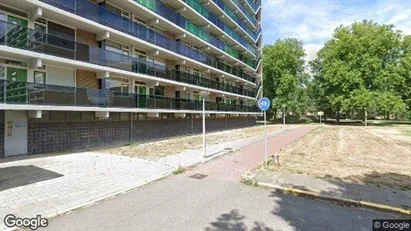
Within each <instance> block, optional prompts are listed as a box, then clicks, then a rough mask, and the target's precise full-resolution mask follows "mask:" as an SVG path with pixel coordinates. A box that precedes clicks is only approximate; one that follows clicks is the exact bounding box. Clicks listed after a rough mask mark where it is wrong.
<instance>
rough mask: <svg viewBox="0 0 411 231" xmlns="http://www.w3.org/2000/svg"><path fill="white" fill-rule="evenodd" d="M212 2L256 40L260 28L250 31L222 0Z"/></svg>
mask: <svg viewBox="0 0 411 231" xmlns="http://www.w3.org/2000/svg"><path fill="white" fill-rule="evenodd" d="M213 2H214V3H215V4H216V5H217V6H218V7H220V9H222V10H223V11H224V12H225V13H226V14H227V15H228V16H229V17H230V18H231V19H232V20H234V21H235V22H236V23H237V24H238V25H239V26H240V27H241V28H243V29H244V30H245V31H246V32H247V34H248V35H250V37H251V38H252V39H254V40H257V38H258V34H259V33H261V30H259V31H257V32H254V31H252V30H251V29H250V28H249V27H248V26H247V25H246V24H245V23H244V22H243V21H242V20H241V19H239V18H238V17H237V16H236V15H235V14H234V12H233V11H232V10H231V9H230V8H229V7H228V6H227V5H226V4H225V3H224V2H223V1H222V0H213ZM230 30H231V29H230ZM227 33H228V32H227Z"/></svg>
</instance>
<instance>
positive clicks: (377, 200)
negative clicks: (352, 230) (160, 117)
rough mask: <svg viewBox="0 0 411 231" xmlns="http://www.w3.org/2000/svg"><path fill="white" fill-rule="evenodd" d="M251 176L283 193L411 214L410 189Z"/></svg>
mask: <svg viewBox="0 0 411 231" xmlns="http://www.w3.org/2000/svg"><path fill="white" fill-rule="evenodd" d="M249 177H250V178H251V179H253V180H254V181H255V182H257V183H258V184H259V185H261V186H266V187H271V188H274V189H278V190H280V191H284V192H291V193H296V194H300V195H306V196H311V197H316V198H320V199H326V200H337V201H338V200H339V201H341V202H343V203H347V202H348V203H349V204H355V205H357V206H364V207H371V208H375V209H380V210H386V211H392V212H400V213H403V214H409V215H411V190H400V189H394V188H390V187H387V186H377V185H374V184H367V183H347V182H342V181H338V180H333V179H320V178H315V177H312V176H307V175H301V174H292V173H284V172H273V171H257V172H254V173H251V174H250V175H249Z"/></svg>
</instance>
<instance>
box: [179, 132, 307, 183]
mask: <svg viewBox="0 0 411 231" xmlns="http://www.w3.org/2000/svg"><path fill="white" fill-rule="evenodd" d="M313 129H314V127H311V126H302V127H298V128H296V129H294V130H291V131H288V132H286V133H282V134H280V135H277V136H274V137H272V138H270V139H268V142H267V147H268V153H269V155H270V154H273V153H275V152H278V151H279V150H280V149H281V148H283V147H285V146H286V145H287V144H289V143H291V142H293V141H295V140H297V139H298V138H300V137H302V136H304V135H306V134H308V133H309V132H311V131H312V130H313ZM263 160H264V141H262V142H259V143H256V144H253V145H250V146H247V147H245V148H244V149H242V150H240V151H237V152H236V153H233V154H231V155H227V156H224V157H222V158H221V159H217V160H214V161H210V162H207V163H205V164H203V165H201V164H200V165H198V166H196V167H195V168H194V169H192V170H190V171H188V172H187V173H186V175H193V174H195V173H200V174H205V175H208V176H207V177H208V178H216V179H220V180H227V181H237V180H238V179H239V177H240V176H241V175H242V174H244V173H246V172H247V171H249V170H251V169H253V168H254V167H256V166H257V165H258V164H259V163H260V162H261V161H263ZM280 160H281V159H280Z"/></svg>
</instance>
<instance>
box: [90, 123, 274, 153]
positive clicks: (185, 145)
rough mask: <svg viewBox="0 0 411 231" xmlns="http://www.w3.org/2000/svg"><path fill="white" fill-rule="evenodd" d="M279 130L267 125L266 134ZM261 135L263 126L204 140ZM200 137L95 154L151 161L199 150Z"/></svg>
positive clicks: (152, 143) (233, 131)
mask: <svg viewBox="0 0 411 231" xmlns="http://www.w3.org/2000/svg"><path fill="white" fill-rule="evenodd" d="M281 128H282V125H267V132H271V131H274V130H278V129H281ZM263 134H264V126H254V127H249V128H242V129H233V130H228V131H222V132H213V133H207V134H206V139H207V145H212V144H219V143H223V142H227V141H231V140H237V139H244V138H247V137H251V136H256V135H263ZM202 137H203V136H202V135H201V134H199V135H192V136H181V137H175V138H169V139H164V140H160V141H154V142H148V143H143V144H129V145H124V146H122V147H114V148H104V149H97V150H95V152H99V153H108V154H116V155H123V156H129V157H138V158H146V159H152V158H158V157H164V156H168V155H173V154H179V153H181V152H184V151H187V150H192V149H200V148H202V145H203V138H202Z"/></svg>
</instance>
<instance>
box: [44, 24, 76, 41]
mask: <svg viewBox="0 0 411 231" xmlns="http://www.w3.org/2000/svg"><path fill="white" fill-rule="evenodd" d="M48 32H49V34H52V35H55V36H58V37H61V38H66V39H69V40H72V41H74V39H75V31H74V29H72V28H69V27H66V26H63V25H60V24H57V23H54V22H50V21H49V22H48Z"/></svg>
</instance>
